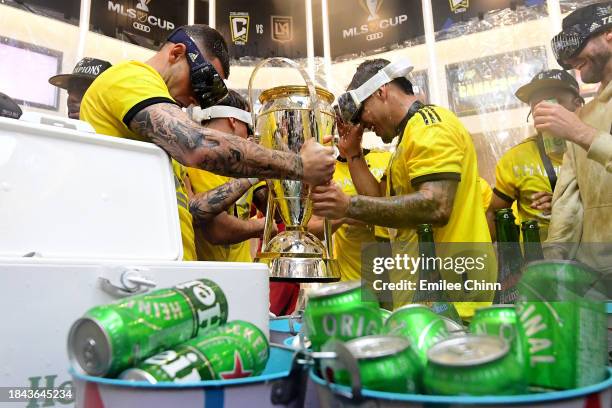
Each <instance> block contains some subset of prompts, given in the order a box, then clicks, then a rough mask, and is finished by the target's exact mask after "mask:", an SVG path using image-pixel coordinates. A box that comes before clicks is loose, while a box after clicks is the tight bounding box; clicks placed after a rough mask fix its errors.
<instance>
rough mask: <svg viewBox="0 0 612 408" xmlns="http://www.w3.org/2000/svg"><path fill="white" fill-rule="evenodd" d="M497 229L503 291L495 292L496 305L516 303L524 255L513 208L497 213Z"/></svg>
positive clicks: (498, 274)
mask: <svg viewBox="0 0 612 408" xmlns="http://www.w3.org/2000/svg"><path fill="white" fill-rule="evenodd" d="M495 229H496V231H497V265H498V268H497V282H498V283H500V284H501V289H500V290H498V291H497V292H495V297H494V298H493V303H494V304H511V303H515V302H516V299H517V296H518V291H517V287H516V285H517V283H518V281H519V280H520V278H521V268H522V267H523V255H522V253H521V247H520V246H519V229H518V228H517V226H516V224H515V223H514V215H513V214H512V209H511V208H503V209H501V210H499V211H496V212H495Z"/></svg>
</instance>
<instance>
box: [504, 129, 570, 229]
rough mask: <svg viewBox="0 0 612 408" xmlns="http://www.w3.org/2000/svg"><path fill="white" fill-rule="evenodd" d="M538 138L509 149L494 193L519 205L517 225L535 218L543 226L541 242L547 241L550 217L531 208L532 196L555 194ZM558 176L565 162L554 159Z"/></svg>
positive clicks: (531, 138)
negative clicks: (542, 157) (541, 193)
mask: <svg viewBox="0 0 612 408" xmlns="http://www.w3.org/2000/svg"><path fill="white" fill-rule="evenodd" d="M536 137H537V136H532V137H529V138H527V139H525V140H524V141H522V142H521V143H519V144H518V145H516V146H514V147H513V148H511V149H510V150H508V151H507V152H506V153H505V154H504V155H503V156H502V157H501V159H499V162H497V165H496V166H495V188H494V189H493V192H494V193H495V195H497V196H498V197H500V198H502V199H503V200H506V201H508V202H512V203H516V206H517V210H518V219H517V223H520V222H521V221H527V220H530V219H534V220H537V221H538V224H539V225H540V239H541V240H542V241H544V240H546V237H547V236H548V225H549V224H550V216H549V215H544V214H542V212H541V211H540V210H536V209H535V208H531V201H532V200H531V196H532V195H533V194H535V193H537V192H540V191H547V192H549V193H552V188H551V186H550V181H549V180H548V175H547V174H546V168H545V167H544V163H542V159H541V157H540V152H539V150H538V143H537V140H536ZM549 158H550V161H551V163H552V165H553V168H554V169H555V173H557V176H558V175H559V173H560V170H561V162H562V161H561V160H558V159H555V158H553V157H550V156H549Z"/></svg>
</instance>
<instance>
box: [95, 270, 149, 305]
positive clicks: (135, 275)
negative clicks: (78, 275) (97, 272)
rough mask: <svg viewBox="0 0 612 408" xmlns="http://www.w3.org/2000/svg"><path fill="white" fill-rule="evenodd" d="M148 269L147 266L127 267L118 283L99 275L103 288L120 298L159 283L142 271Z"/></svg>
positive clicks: (141, 291)
mask: <svg viewBox="0 0 612 408" xmlns="http://www.w3.org/2000/svg"><path fill="white" fill-rule="evenodd" d="M147 270H148V269H147V268H126V269H125V270H124V271H123V272H122V273H121V276H120V277H119V284H118V285H115V284H113V283H112V282H111V281H110V280H109V279H107V278H102V277H99V278H98V281H99V283H100V287H101V288H102V290H103V291H104V292H106V293H108V294H109V295H111V296H114V297H118V298H121V297H127V296H132V295H136V294H139V293H144V292H147V291H148V290H149V289H150V288H154V287H156V286H157V283H155V282H154V281H152V280H150V279H147V278H146V277H144V276H142V274H141V272H145V271H147Z"/></svg>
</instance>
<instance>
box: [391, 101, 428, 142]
mask: <svg viewBox="0 0 612 408" xmlns="http://www.w3.org/2000/svg"><path fill="white" fill-rule="evenodd" d="M424 106H425V105H424V104H423V103H422V102H421V101H414V102H413V103H412V105H410V108H409V109H408V112H406V116H404V118H403V119H402V121H401V122H400V123H399V125H397V128H395V134H396V135H397V136H399V140H398V141H397V142H398V143H399V142H401V141H402V136H403V135H404V128H405V127H406V125H407V124H408V121H409V120H410V119H411V118H412V117H413V116H414V115H415V114H416V113H417V112H418V111H419V110H420V109H421V108H423V107H424Z"/></svg>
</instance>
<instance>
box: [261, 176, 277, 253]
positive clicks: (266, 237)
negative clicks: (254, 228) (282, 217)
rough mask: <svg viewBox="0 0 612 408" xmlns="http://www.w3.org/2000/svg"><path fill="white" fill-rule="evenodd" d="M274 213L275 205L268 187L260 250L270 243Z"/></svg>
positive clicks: (270, 187) (270, 189) (270, 188)
mask: <svg viewBox="0 0 612 408" xmlns="http://www.w3.org/2000/svg"><path fill="white" fill-rule="evenodd" d="M275 211H276V203H275V202H274V198H272V186H270V185H268V206H267V207H266V223H265V224H264V231H263V236H262V239H261V241H262V242H261V248H262V250H263V249H264V248H266V247H267V246H268V242H270V235H271V234H272V223H273V222H274V215H275ZM270 214H271V215H270Z"/></svg>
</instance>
